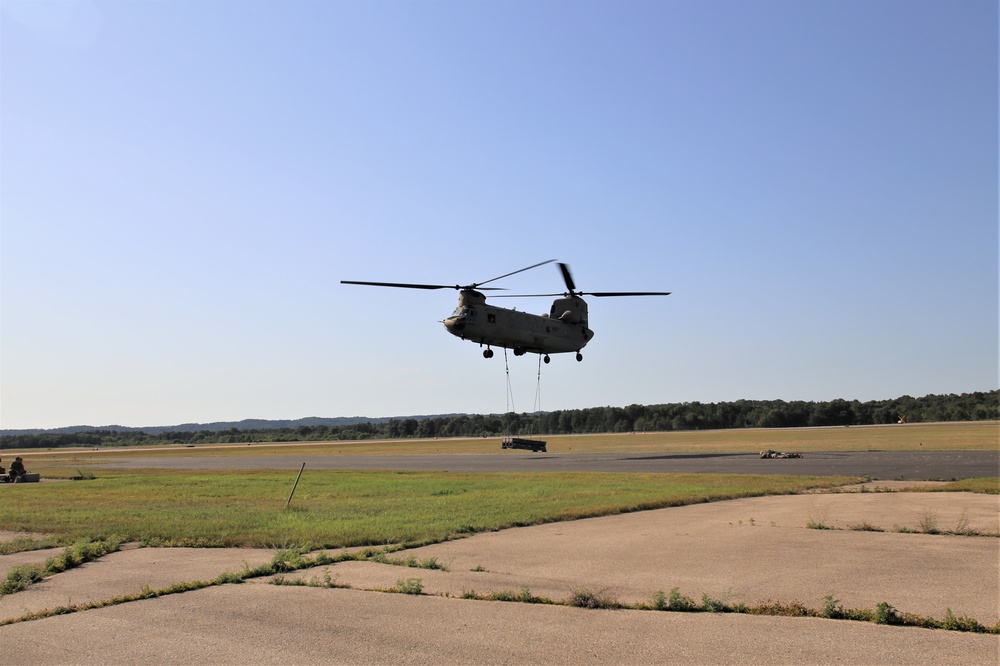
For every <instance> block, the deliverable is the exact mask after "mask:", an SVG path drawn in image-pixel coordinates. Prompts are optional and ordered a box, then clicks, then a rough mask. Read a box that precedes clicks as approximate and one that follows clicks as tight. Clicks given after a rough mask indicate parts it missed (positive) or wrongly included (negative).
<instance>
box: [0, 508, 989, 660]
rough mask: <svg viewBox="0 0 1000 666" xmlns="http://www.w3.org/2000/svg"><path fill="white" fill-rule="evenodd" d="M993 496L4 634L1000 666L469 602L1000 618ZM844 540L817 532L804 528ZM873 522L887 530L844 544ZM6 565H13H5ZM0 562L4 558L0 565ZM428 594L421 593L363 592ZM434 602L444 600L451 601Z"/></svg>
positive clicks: (369, 654) (105, 584) (49, 588)
mask: <svg viewBox="0 0 1000 666" xmlns="http://www.w3.org/2000/svg"><path fill="white" fill-rule="evenodd" d="M998 519H1000V498H998V497H997V496H994V495H974V494H968V493H921V494H916V493H864V494H861V493H857V494H850V493H839V494H810V495H797V496H787V497H765V498H754V499H747V500H734V501H729V502H717V503H711V504H700V505H694V506H687V507H675V508H668V509H660V510H656V511H647V512H637V513H631V514H624V515H618V516H607V517H603V518H593V519H587V520H580V521H573V522H568V523H553V524H549V525H540V526H535V527H528V528H519V529H513V530H505V531H502V532H496V533H488V534H481V535H476V536H473V537H470V538H466V539H460V540H456V541H452V542H448V543H442V544H436V545H433V546H427V547H424V548H420V549H414V550H412V551H407V552H401V553H396V554H393V557H398V558H401V559H402V558H405V557H406V556H407V555H413V556H414V557H415V558H417V560H418V561H419V560H426V559H428V558H436V560H437V561H438V562H439V563H442V564H444V565H445V566H446V567H447V570H445V571H439V570H425V569H417V568H408V567H401V566H394V565H387V564H377V563H372V562H344V563H340V564H336V565H332V566H329V567H316V568H314V569H311V570H307V571H303V572H299V573H296V574H289V575H286V578H296V577H299V578H302V579H303V580H304V581H310V580H315V581H316V582H317V583H322V582H323V580H324V577H325V576H327V575H328V576H329V578H330V580H332V581H334V582H335V583H337V584H340V585H348V586H350V587H352V588H355V589H328V588H319V587H289V586H276V585H269V584H267V583H266V582H265V581H264V580H256V581H253V582H248V583H246V584H242V585H223V586H216V587H212V588H207V589H203V590H197V591H193V592H185V593H181V594H174V595H170V596H165V597H161V598H157V599H148V600H144V601H137V602H130V603H125V604H120V605H116V606H109V607H106V608H101V609H94V610H87V611H81V612H76V613H71V614H68V615H60V616H55V617H50V618H46V619H42V620H34V621H26V622H18V623H15V624H11V625H8V626H4V627H0V644H2V645H4V646H9V645H11V644H13V643H17V644H19V645H20V646H21V648H20V649H19V650H18V651H16V652H12V651H9V650H7V649H6V648H5V653H4V658H5V663H11V664H63V663H81V664H84V663H121V664H134V663H149V662H153V661H155V662H157V663H178V664H180V663H240V664H243V663H246V664H251V663H309V664H317V663H393V664H398V663H406V664H410V663H414V664H416V663H451V664H459V663H461V664H465V663H497V664H503V663H519V664H520V663H574V664H597V663H600V664H608V663H654V662H655V663H662V662H670V663H678V664H710V663H738V664H790V663H810V664H822V663H895V664H912V663H925V664H927V663H997V661H998V656H1000V636H996V635H981V634H966V633H958V632H950V631H943V630H933V631H932V630H924V629H916V628H907V627H893V626H884V625H874V624H870V623H864V622H852V621H844V620H822V619H813V618H781V617H769V616H750V615H728V614H727V615H719V614H709V613H694V614H692V613H671V612H657V611H623V610H615V611H608V610H585V609H578V608H570V607H566V606H546V605H537V604H524V603H506V602H497V601H474V600H465V599H460V598H458V597H460V596H461V595H462V594H463V593H464V592H466V591H472V590H475V591H476V592H477V593H480V594H486V593H489V592H491V591H512V592H514V593H515V594H516V593H518V592H520V591H521V590H522V588H523V587H526V588H527V589H528V590H530V592H531V594H533V595H536V596H545V597H549V598H551V599H553V600H555V601H562V600H565V599H566V598H568V596H570V595H571V594H572V593H573V592H574V591H578V590H588V591H591V592H595V593H600V594H603V595H605V596H607V597H609V598H615V599H617V600H619V601H622V602H630V603H637V602H649V601H650V599H651V597H652V595H653V593H655V592H656V591H658V590H664V591H665V592H668V593H669V591H670V589H671V588H673V587H678V588H679V590H680V592H681V593H682V594H684V595H686V596H689V597H692V598H694V599H695V600H696V601H700V599H701V595H702V594H708V595H709V596H710V597H712V598H715V599H720V600H723V601H727V602H730V603H736V602H744V603H757V602H761V601H766V600H769V599H770V600H774V601H780V602H784V603H791V602H793V601H798V602H801V603H803V604H805V605H806V606H809V607H813V608H821V607H822V604H823V597H825V596H826V595H828V594H832V595H834V596H835V597H836V598H837V599H839V600H840V601H841V603H842V604H843V605H844V606H845V607H849V608H873V607H874V606H875V605H876V604H877V603H879V602H881V601H885V602H888V603H890V604H891V605H893V606H894V607H895V608H897V609H899V610H901V611H906V612H911V613H917V614H920V615H928V616H933V617H943V614H944V613H945V612H946V610H947V609H949V608H950V609H951V610H952V611H953V612H954V613H955V614H956V615H967V616H970V617H973V618H975V619H977V620H979V621H980V622H982V623H984V624H987V625H990V626H992V625H993V624H994V623H996V622H997V619H998V615H1000V611H998V592H997V590H998V580H997V578H998V553H1000V551H998V544H1000V540H998V538H997V537H995V536H994V537H989V536H958V535H941V534H937V535H935V534H924V533H900V532H898V531H893V530H896V529H898V528H905V529H907V530H918V529H919V528H920V526H921V525H923V526H927V525H928V524H929V521H930V522H933V523H934V524H935V525H936V527H937V528H938V529H939V530H955V528H959V527H961V528H962V529H963V530H965V531H976V532H982V533H986V532H989V533H993V534H995V533H996V532H997V529H998V525H997V523H998ZM810 523H812V524H814V525H820V524H821V525H823V526H825V527H829V528H833V529H809V528H808V526H807V525H808V524H810ZM863 524H867V525H868V527H870V528H872V529H878V528H881V529H886V530H889V531H886V532H876V531H868V530H867V529H866V530H859V529H849V528H850V527H851V526H855V527H857V526H859V525H863ZM271 555H272V553H271V552H270V551H256V550H253V551H249V552H248V551H242V550H228V549H225V550H223V549H138V550H131V551H124V552H119V553H115V554H113V555H109V556H107V557H105V558H102V559H101V560H99V561H97V562H93V563H90V564H88V565H85V566H83V567H80V568H78V569H74V570H71V571H67V572H65V573H62V574H58V575H56V576H53V577H51V578H49V579H47V580H46V581H44V582H42V583H39V584H37V585H35V586H32V587H31V588H29V589H28V590H25V591H23V592H18V593H16V594H13V595H8V596H7V597H4V598H3V599H0V611H2V612H0V617H3V618H12V617H17V616H19V615H20V614H21V613H22V611H23V610H24V609H29V610H30V609H40V608H41V607H49V608H51V607H55V606H57V605H63V604H65V603H66V600H67V599H68V598H72V599H73V600H74V602H78V601H80V600H83V599H90V600H95V599H110V598H112V597H114V596H117V595H119V594H125V593H129V592H138V591H140V590H141V589H142V587H143V586H145V585H149V586H150V587H151V588H153V589H156V588H157V587H166V586H169V585H171V584H173V583H179V582H189V581H192V580H212V579H214V578H215V577H217V576H218V575H219V574H221V573H224V572H226V571H236V570H239V569H240V568H242V567H243V566H244V562H246V565H248V566H250V567H253V566H255V565H256V564H255V563H260V562H263V561H267V560H269V559H270V557H271ZM7 557H13V556H7ZM0 564H2V561H0ZM411 578H419V579H420V580H421V584H422V585H423V592H424V594H423V595H421V596H410V595H403V594H387V593H384V592H378V591H369V590H371V589H376V588H392V587H395V584H396V581H398V580H405V579H411ZM438 595H440V596H438Z"/></svg>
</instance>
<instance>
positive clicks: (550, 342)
mask: <svg viewBox="0 0 1000 666" xmlns="http://www.w3.org/2000/svg"><path fill="white" fill-rule="evenodd" d="M553 262H555V259H549V260H548V261H543V262H541V263H537V264H535V265H533V266H528V267H527V268H521V269H519V270H516V271H513V272H511V273H506V274H504V275H501V276H499V277H495V278H490V279H489V280H484V281H483V282H474V283H472V284H469V285H465V286H461V285H444V284H409V283H401V282H360V281H356V280H341V284H360V285H369V286H373V287H396V288H400V289H455V290H457V291H458V292H459V294H458V307H456V308H455V311H454V312H452V313H451V316H450V317H448V318H447V319H445V320H444V321H443V323H444V327H445V328H446V329H447V330H448V332H449V333H451V334H452V335H454V336H457V337H459V338H461V339H463V340H469V341H470V342H478V343H479V346H480V347H482V346H483V345H486V349H485V350H484V351H483V357H485V358H493V349H492V347H501V348H504V349H512V350H513V351H514V355H515V356H523V355H524V354H527V353H529V352H530V353H532V354H541V355H543V356H542V360H544V361H545V362H546V363H548V362H549V360H550V359H549V354H563V353H568V352H576V360H577V361H582V360H583V354H581V353H580V350H581V349H583V348H584V347H585V346H586V345H587V343H588V342H590V340H591V339H592V338H593V337H594V332H593V331H592V330H590V328H588V322H587V303H586V301H584V300H583V299H582V298H580V297H581V296H596V297H605V296H668V295H670V292H669V291H595V292H583V291H577V290H576V284H575V283H574V282H573V276H572V275H570V272H569V266H567V265H566V264H563V263H559V264H558V266H559V270H560V272H561V273H562V277H563V281H564V282H565V283H566V290H567V291H566V292H564V293H562V294H520V295H517V296H514V295H510V296H508V295H500V296H494V298H534V297H549V296H558V297H559V298H557V299H556V300H554V301H552V307H551V308H549V311H548V312H547V313H544V314H541V315H535V314H530V313H528V312H520V311H518V310H516V309H509V308H501V307H497V306H495V305H487V304H486V296H485V295H484V294H483V293H482V292H483V291H505V289H504V288H503V287H483V285H484V284H489V283H490V282H496V281H497V280H501V279H503V278H506V277H510V276H511V275H516V274H517V273H523V272H524V271H529V270H531V269H532V268H538V267H539V266H544V265H545V264H551V263H553Z"/></svg>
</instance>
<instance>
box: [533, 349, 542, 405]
mask: <svg viewBox="0 0 1000 666" xmlns="http://www.w3.org/2000/svg"><path fill="white" fill-rule="evenodd" d="M540 411H542V355H541V354H539V355H538V382H537V383H536V384H535V413H536V414H537V413H538V412H540Z"/></svg>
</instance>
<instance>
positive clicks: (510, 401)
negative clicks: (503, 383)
mask: <svg viewBox="0 0 1000 666" xmlns="http://www.w3.org/2000/svg"><path fill="white" fill-rule="evenodd" d="M503 367H504V369H505V370H506V371H507V413H508V414H509V413H510V412H513V411H514V392H513V391H512V390H511V388H510V364H508V363H507V348H506V347H504V349H503Z"/></svg>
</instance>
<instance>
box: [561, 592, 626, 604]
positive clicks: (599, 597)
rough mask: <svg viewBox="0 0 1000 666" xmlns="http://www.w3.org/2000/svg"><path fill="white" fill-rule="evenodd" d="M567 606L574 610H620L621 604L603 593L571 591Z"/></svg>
mask: <svg viewBox="0 0 1000 666" xmlns="http://www.w3.org/2000/svg"><path fill="white" fill-rule="evenodd" d="M569 605H570V606H573V607H575V608H621V604H619V603H618V602H617V601H615V599H614V597H612V596H611V595H609V594H607V592H605V591H603V590H602V591H600V592H594V591H593V590H588V589H578V590H573V593H572V595H571V596H570V598H569Z"/></svg>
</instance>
